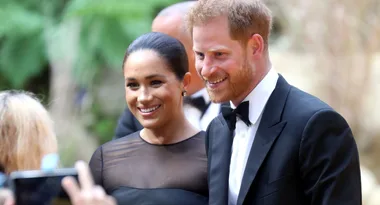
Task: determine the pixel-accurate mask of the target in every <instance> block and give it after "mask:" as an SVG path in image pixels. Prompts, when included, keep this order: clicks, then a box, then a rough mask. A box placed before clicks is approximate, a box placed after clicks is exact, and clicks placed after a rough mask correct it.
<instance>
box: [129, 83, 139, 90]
mask: <svg viewBox="0 0 380 205" xmlns="http://www.w3.org/2000/svg"><path fill="white" fill-rule="evenodd" d="M127 87H129V88H131V89H137V88H138V87H139V84H137V83H127Z"/></svg>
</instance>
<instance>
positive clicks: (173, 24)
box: [152, 2, 204, 95]
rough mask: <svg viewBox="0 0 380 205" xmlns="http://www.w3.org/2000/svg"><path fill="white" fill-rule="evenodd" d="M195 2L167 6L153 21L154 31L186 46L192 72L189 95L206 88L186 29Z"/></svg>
mask: <svg viewBox="0 0 380 205" xmlns="http://www.w3.org/2000/svg"><path fill="white" fill-rule="evenodd" d="M194 3H195V2H180V3H176V4H173V5H171V6H169V7H166V8H165V9H163V10H162V11H160V13H159V14H158V15H157V16H156V18H155V19H154V20H153V23H152V31H153V32H161V33H165V34H168V35H170V36H172V37H174V38H176V39H178V40H179V41H181V43H182V44H183V45H184V46H185V49H186V53H187V56H188V60H189V71H190V73H191V74H192V78H191V83H190V85H189V88H188V90H187V92H188V94H189V95H192V94H194V93H195V92H197V91H199V90H201V89H202V88H204V86H203V82H202V80H201V78H200V77H199V76H198V73H197V71H196V69H195V59H194V52H193V42H192V40H191V36H190V34H189V32H187V31H186V25H185V17H186V14H187V12H188V11H189V10H190V8H191V7H192V6H193V5H194Z"/></svg>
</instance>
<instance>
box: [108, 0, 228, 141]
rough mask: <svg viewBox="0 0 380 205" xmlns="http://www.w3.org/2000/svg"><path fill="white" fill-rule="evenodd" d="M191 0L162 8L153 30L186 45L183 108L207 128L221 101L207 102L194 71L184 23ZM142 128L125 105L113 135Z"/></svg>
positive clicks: (208, 99)
mask: <svg viewBox="0 0 380 205" xmlns="http://www.w3.org/2000/svg"><path fill="white" fill-rule="evenodd" d="M194 3H195V2H181V3H177V4H173V5H171V6H169V7H167V8H165V9H163V10H162V11H160V13H159V14H158V15H157V16H156V18H155V19H154V20H153V23H152V31H155V32H161V33H165V34H168V35H170V36H172V37H174V38H176V39H178V40H179V41H181V43H182V44H183V45H184V46H185V49H186V52H187V55H188V59H189V71H190V73H191V74H192V79H191V83H190V86H189V88H188V90H187V93H186V94H187V99H185V104H184V111H185V115H186V118H187V119H188V120H189V121H190V123H191V124H192V125H193V126H194V127H196V128H198V129H200V130H206V128H207V126H208V125H209V123H210V122H211V120H212V119H214V118H215V117H216V116H217V115H218V114H219V113H220V108H221V104H219V103H218V104H216V103H213V102H211V101H210V98H209V96H208V95H207V91H206V89H205V87H204V85H203V82H202V80H201V78H200V77H199V75H198V73H197V72H196V70H195V64H194V53H193V51H192V46H193V45H192V41H191V36H190V35H189V33H188V32H186V30H185V29H186V27H185V24H184V20H185V15H186V13H187V12H188V10H189V9H190V8H191V6H193V5H194ZM142 128H143V127H142V126H141V125H140V123H139V122H138V121H137V120H136V119H135V117H134V116H133V115H132V113H131V112H130V111H129V109H128V107H127V108H126V109H125V110H124V112H123V114H122V115H121V116H120V118H119V120H118V125H117V127H116V129H115V137H114V138H115V139H118V138H121V137H124V136H126V135H128V134H131V133H134V132H136V131H139V130H141V129H142Z"/></svg>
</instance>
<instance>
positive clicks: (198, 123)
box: [184, 88, 221, 131]
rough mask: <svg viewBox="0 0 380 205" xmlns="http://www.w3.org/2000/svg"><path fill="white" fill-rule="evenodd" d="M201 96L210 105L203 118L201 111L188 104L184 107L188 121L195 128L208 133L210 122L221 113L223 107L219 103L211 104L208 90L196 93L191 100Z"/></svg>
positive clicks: (204, 89)
mask: <svg viewBox="0 0 380 205" xmlns="http://www.w3.org/2000/svg"><path fill="white" fill-rule="evenodd" d="M200 96H202V97H203V98H204V99H205V102H206V104H207V103H210V105H209V106H208V108H207V110H206V112H205V113H204V114H203V116H201V115H202V113H201V111H199V110H198V109H197V108H195V107H193V106H191V105H188V104H185V105H184V112H185V116H186V119H188V120H189V121H190V123H191V124H192V125H193V126H194V127H196V128H198V129H200V130H203V131H206V129H207V126H208V125H209V124H210V122H211V121H212V120H213V119H214V118H215V117H216V116H218V114H219V113H220V106H221V105H220V104H219V103H213V102H211V100H210V96H209V95H208V93H207V90H206V88H203V89H201V90H199V91H198V92H196V93H194V94H193V95H191V96H190V98H196V97H200Z"/></svg>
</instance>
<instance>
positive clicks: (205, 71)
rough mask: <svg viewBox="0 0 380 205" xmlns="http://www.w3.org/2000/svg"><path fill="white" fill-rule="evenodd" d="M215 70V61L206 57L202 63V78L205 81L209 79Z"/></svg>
mask: <svg viewBox="0 0 380 205" xmlns="http://www.w3.org/2000/svg"><path fill="white" fill-rule="evenodd" d="M214 69H215V65H214V62H213V60H212V59H211V58H209V57H205V58H204V59H203V63H202V70H201V75H202V77H203V78H205V79H207V78H209V77H210V76H211V74H212V73H213V72H214Z"/></svg>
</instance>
